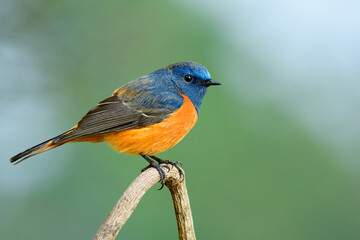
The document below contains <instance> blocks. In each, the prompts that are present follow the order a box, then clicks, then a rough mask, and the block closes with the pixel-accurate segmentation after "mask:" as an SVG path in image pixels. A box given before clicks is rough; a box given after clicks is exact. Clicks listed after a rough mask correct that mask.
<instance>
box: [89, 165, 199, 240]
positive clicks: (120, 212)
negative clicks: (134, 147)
mask: <svg viewBox="0 0 360 240" xmlns="http://www.w3.org/2000/svg"><path fill="white" fill-rule="evenodd" d="M168 166H169V168H170V171H168V172H166V178H165V185H166V186H167V187H168V188H169V190H170V192H171V195H172V199H173V203H174V208H175V215H176V220H177V224H178V230H179V239H180V240H195V239H196V238H195V232H194V225H193V219H192V214H191V208H190V202H189V197H188V194H187V189H186V183H185V180H183V179H182V177H181V176H180V175H179V172H178V170H177V169H176V168H175V167H172V166H171V165H168ZM164 170H165V171H166V168H164ZM159 180H160V177H159V173H158V172H157V170H156V169H154V168H149V169H148V170H146V171H144V172H143V173H141V174H140V175H139V176H138V177H137V178H136V179H135V180H134V181H133V182H132V183H131V184H130V186H129V187H128V188H127V189H126V191H125V192H124V194H123V195H122V196H121V198H120V199H119V200H118V202H117V203H116V205H115V206H114V208H113V209H112V210H111V212H110V213H109V215H108V216H107V218H106V219H105V221H104V222H103V224H102V225H101V227H100V228H99V230H98V232H97V233H96V235H95V237H94V240H113V239H115V238H116V236H117V234H118V233H119V231H120V229H121V228H122V226H123V225H124V224H125V222H126V221H127V220H128V218H129V217H130V216H131V214H132V212H133V211H134V210H135V208H136V206H137V205H138V203H139V202H140V199H141V198H142V197H143V196H144V194H145V193H146V191H147V190H149V189H150V188H151V187H152V186H153V185H155V184H156V183H157V182H159Z"/></svg>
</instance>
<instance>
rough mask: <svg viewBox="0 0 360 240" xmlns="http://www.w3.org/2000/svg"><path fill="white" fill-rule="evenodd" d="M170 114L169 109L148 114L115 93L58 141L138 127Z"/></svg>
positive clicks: (156, 121)
mask: <svg viewBox="0 0 360 240" xmlns="http://www.w3.org/2000/svg"><path fill="white" fill-rule="evenodd" d="M169 114H170V112H169V111H160V112H159V113H157V114H152V115H147V114H146V111H141V110H139V109H134V108H132V107H130V106H129V105H128V104H127V103H126V102H125V101H123V99H122V98H120V97H119V96H118V95H117V94H114V95H113V96H111V97H109V98H107V99H105V100H104V101H101V102H100V103H99V104H98V105H97V106H96V107H94V108H93V109H91V110H90V111H89V112H88V113H87V114H86V115H85V116H84V117H83V118H82V119H81V120H80V122H79V123H78V125H77V127H76V128H73V129H72V130H70V131H69V132H68V133H66V134H64V135H62V136H61V137H60V138H59V139H57V141H56V142H65V141H70V140H73V139H76V138H80V137H86V136H93V135H101V134H107V133H114V132H119V131H124V130H129V129H136V128H139V127H144V126H148V125H151V124H155V123H158V122H161V121H162V120H163V119H165V118H167V117H168V116H169Z"/></svg>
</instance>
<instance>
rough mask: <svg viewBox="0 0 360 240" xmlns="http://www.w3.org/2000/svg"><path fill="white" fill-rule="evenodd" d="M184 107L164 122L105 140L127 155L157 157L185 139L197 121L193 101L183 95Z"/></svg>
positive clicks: (110, 136)
mask: <svg viewBox="0 0 360 240" xmlns="http://www.w3.org/2000/svg"><path fill="white" fill-rule="evenodd" d="M182 97H183V98H184V103H183V105H182V106H181V107H180V108H178V109H177V110H176V111H174V112H173V113H172V114H171V115H170V117H168V118H166V119H164V120H163V121H162V122H160V123H157V124H154V125H150V126H147V127H144V128H140V129H131V130H126V131H122V132H119V133H113V134H109V135H107V136H105V137H104V140H105V141H106V142H107V143H108V144H109V145H110V146H111V147H112V148H114V149H115V150H117V151H119V152H123V153H127V154H135V155H136V154H144V155H150V156H152V155H155V154H158V153H160V152H163V151H166V150H168V149H169V148H171V147H173V146H174V145H175V144H177V143H178V142H179V141H180V140H181V139H183V138H184V137H185V136H186V134H188V133H189V131H190V129H191V128H192V127H193V126H194V125H195V123H196V121H197V118H198V116H197V111H196V109H195V107H194V105H193V103H192V102H191V100H190V99H189V98H188V97H186V96H185V95H182Z"/></svg>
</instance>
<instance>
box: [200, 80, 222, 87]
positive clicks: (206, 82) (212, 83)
mask: <svg viewBox="0 0 360 240" xmlns="http://www.w3.org/2000/svg"><path fill="white" fill-rule="evenodd" d="M200 85H202V86H207V87H208V86H211V85H221V83H219V82H215V81H213V80H211V79H208V80H205V81H203V82H201V83H200Z"/></svg>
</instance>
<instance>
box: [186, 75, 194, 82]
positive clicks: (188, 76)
mask: <svg viewBox="0 0 360 240" xmlns="http://www.w3.org/2000/svg"><path fill="white" fill-rule="evenodd" d="M184 79H185V81H187V82H191V81H192V80H193V76H191V75H189V74H186V75H185V76H184Z"/></svg>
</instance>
